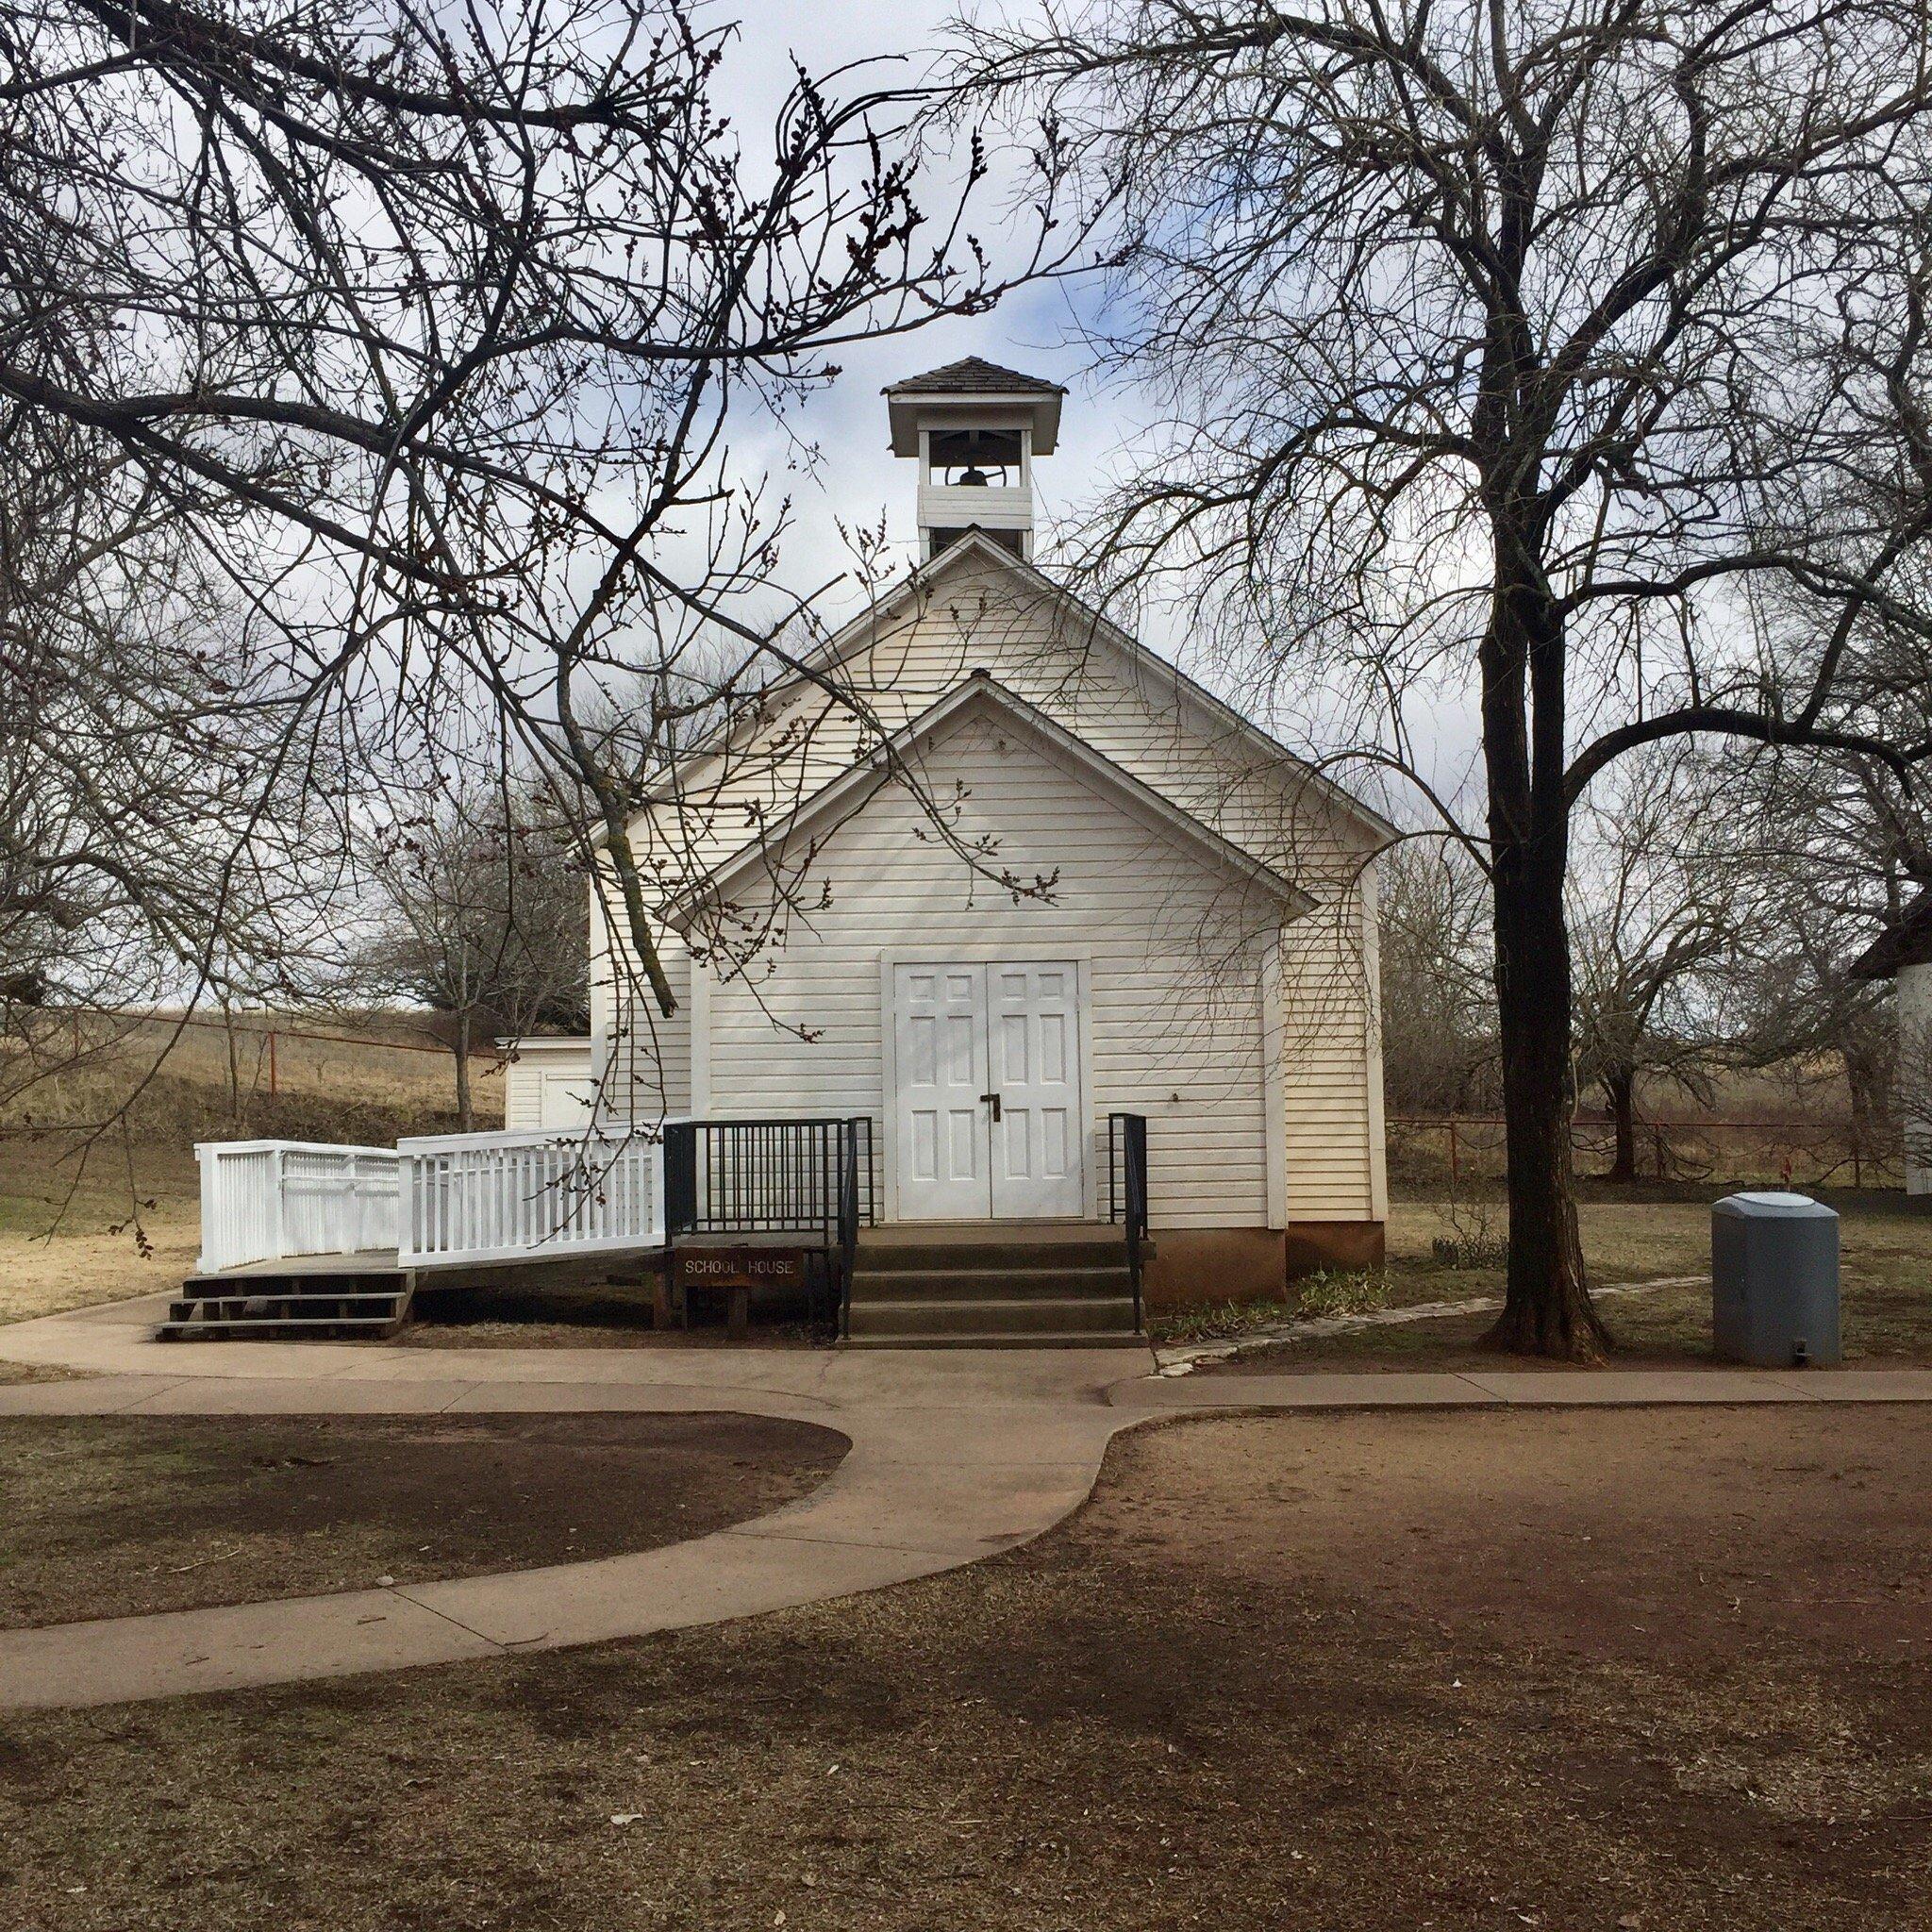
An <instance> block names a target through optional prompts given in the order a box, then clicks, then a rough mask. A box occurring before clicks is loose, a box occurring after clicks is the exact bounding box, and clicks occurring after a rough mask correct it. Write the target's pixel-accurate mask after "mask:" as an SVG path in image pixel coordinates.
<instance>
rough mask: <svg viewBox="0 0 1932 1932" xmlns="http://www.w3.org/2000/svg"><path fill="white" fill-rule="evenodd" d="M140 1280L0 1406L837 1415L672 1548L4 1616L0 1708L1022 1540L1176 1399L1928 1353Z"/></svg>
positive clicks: (640, 1627) (1864, 1396)
mask: <svg viewBox="0 0 1932 1932" xmlns="http://www.w3.org/2000/svg"><path fill="white" fill-rule="evenodd" d="M157 1300H158V1298H156V1297H146V1298H143V1299H142V1301H139V1302H128V1303H122V1304H118V1305H116V1306H114V1307H107V1308H94V1309H88V1310H84V1311H81V1312H79V1313H76V1314H73V1315H63V1316H53V1317H47V1318H45V1319H43V1320H42V1321H38V1322H30V1323H23V1324H18V1325H17V1326H13V1327H9V1328H6V1329H0V1357H4V1358H7V1359H10V1360H17V1361H26V1362H32V1363H35V1364H36V1365H39V1366H42V1367H57V1368H66V1369H73V1370H78V1371H80V1372H81V1373H82V1374H86V1375H88V1376H90V1377H92V1379H87V1380H75V1381H61V1382H32V1383H20V1384H11V1385H0V1416H28V1415H48V1416H52V1415H358V1414H366V1415H436V1414H458V1413H460V1414H490V1413H506V1412H519V1413H527V1412H531V1411H556V1412H567V1413H584V1412H591V1411H596V1410H606V1409H646V1410H684V1411H691V1410H711V1411H733V1412H738V1413H743V1414H751V1415H762V1416H773V1417H778V1418H783V1419H787V1420H793V1421H800V1422H811V1423H817V1424H821V1425H823V1426H829V1427H832V1428H836V1429H838V1430H841V1432H842V1433H843V1434H844V1435H845V1436H846V1437H847V1439H848V1440H849V1441H850V1442H851V1445H852V1446H851V1449H850V1451H849V1452H848V1453H847V1455H846V1457H845V1459H844V1460H843V1461H842V1462H841V1464H840V1466H839V1468H838V1469H837V1470H836V1471H835V1472H834V1473H833V1474H832V1475H831V1476H830V1477H829V1478H828V1479H827V1480H826V1481H825V1482H824V1483H823V1484H822V1485H821V1486H820V1487H819V1488H818V1489H816V1490H815V1491H812V1492H811V1493H810V1494H809V1495H808V1496H804V1497H801V1498H800V1499H799V1500H798V1501H796V1502H794V1503H792V1504H790V1505H788V1506H787V1507H784V1508H782V1509H779V1510H775V1511H774V1512H773V1513H772V1514H771V1515H769V1516H764V1517H760V1518H758V1519H757V1520H756V1521H753V1522H750V1523H744V1524H737V1525H735V1526H733V1527H732V1528H730V1529H726V1530H722V1531H719V1532H718V1533H716V1534H715V1535H712V1536H707V1537H701V1538H698V1539H696V1540H694V1541H691V1542H686V1543H675V1544H672V1545H670V1546H669V1547H667V1548H663V1549H656V1550H648V1551H642V1552H640V1553H638V1554H636V1555H633V1556H625V1557H608V1558H606V1559H604V1560H602V1561H598V1562H589V1563H569V1564H560V1565H556V1566H552V1567H549V1568H544V1569H539V1570H522V1571H512V1572H507V1573H504V1574H499V1575H494V1576H479V1577H470V1578H465V1579H462V1580H459V1581H451V1582H446V1583H431V1584H421V1585H412V1586H410V1587H408V1588H389V1589H380V1590H369V1591H345V1592H341V1593H338V1594H332V1595H325V1596H308V1597H293V1598H286V1599H281V1600H278V1601H275V1602H272V1603H258V1604H242V1605H235V1606H231V1607H225V1608H218V1609H204V1610H184V1611H178V1612H171V1613H168V1614H164V1615H158V1616H149V1617H125V1618H114V1619H109V1620H106V1621H102V1622H98V1623H88V1624H59V1625H55V1626H52V1627H50V1628H46V1629H38V1630H8V1631H0V1707H11V1708H16V1709H17V1708H25V1707H36V1706H41V1707H45V1706H75V1705H92V1704H110V1703H119V1702H123V1701H127V1700H132V1699H139V1698H146V1697H167V1696H175V1695H180V1694H182V1693H185V1692H193V1691H219V1690H230V1689H235V1688H239V1687H242V1686H245V1685H258V1684H272V1683H282V1682H289V1681H292V1680H296V1679H302V1678H312V1677H326V1676H339V1675H345V1674H351V1673H355V1672H359V1671H370V1670H387V1669H394V1668H398V1667H401V1666H405V1665H413V1664H431V1663H448V1662H454V1661H457V1660H458V1659H460V1658H464V1657H487V1656H491V1655H499V1654H502V1653H505V1652H508V1651H516V1650H534V1649H553V1648H557V1647H559V1646H563V1645H568V1644H577V1643H594V1642H601V1641H607V1640H609V1639H613V1638H621V1637H638V1636H643V1635H647V1634H648V1633H650V1632H652V1631H656V1630H665V1629H673V1628H677V1627H681V1626H685V1625H690V1624H708V1623H718V1622H723V1621H724V1620H727V1619H730V1618H734V1617H743V1616H751V1615H755V1614H757V1613H758V1612H760V1611H764V1610H772V1609H780V1608H784V1607H790V1606H791V1605H795V1604H806V1603H818V1602H823V1601H824V1600H826V1599H828V1598H833V1597H840V1596H848V1595H852V1594H854V1593H856V1592H858V1591H868V1590H876V1589H879V1588H882V1587H883V1586H885V1585H887V1584H891V1583H900V1582H904V1581H907V1580H908V1579H909V1578H912V1577H917V1576H925V1575H930V1574H934V1573H936V1572H938V1571H941V1570H947V1569H953V1568H956V1567H958V1566H959V1565H961V1564H965V1563H971V1562H974V1561H976V1560H977V1559H979V1558H980V1557H987V1556H990V1555H992V1554H994V1553H996V1552H997V1551H1000V1550H1005V1549H1010V1548H1012V1547H1013V1546H1014V1545H1015V1544H1017V1543H1020V1542H1024V1541H1027V1540H1029V1539H1030V1538H1032V1537H1036V1536H1038V1535H1040V1534H1041V1532H1042V1531H1044V1530H1047V1529H1049V1528H1051V1527H1052V1526H1053V1525H1054V1524H1057V1523H1058V1522H1060V1521H1061V1520H1062V1519H1063V1518H1065V1517H1066V1516H1068V1515H1070V1514H1071V1513H1072V1512H1073V1511H1074V1509H1076V1508H1077V1507H1079V1506H1080V1504H1081V1503H1082V1502H1084V1501H1085V1500H1086V1498H1087V1496H1088V1495H1089V1493H1090V1492H1091V1489H1092V1486H1093V1482H1094V1478H1095V1477H1096V1476H1097V1475H1098V1474H1099V1471H1100V1464H1101V1459H1102V1457H1104V1456H1105V1454H1106V1451H1107V1445H1108V1442H1109V1441H1111V1440H1112V1438H1113V1437H1114V1435H1115V1434H1117V1433H1118V1432H1119V1431H1121V1430H1123V1429H1126V1428H1131V1427H1133V1426H1135V1425H1137V1424H1140V1423H1142V1422H1146V1421H1150V1420H1153V1419H1155V1418H1158V1417H1168V1416H1174V1415H1176V1414H1212V1413H1216V1412H1222V1413H1225V1412H1229V1411H1241V1410H1256V1409H1265V1410H1288V1409H1332V1408H1338V1407H1341V1408H1393V1407H1402V1408H1408V1407H1431V1408H1486V1407H1487V1408H1500V1407H1524V1406H1530V1407H1585V1406H1597V1405H1604V1404H1622V1405H1658V1404H1691V1403H1729V1404H1736V1403H1760V1402H1781V1403H1806V1402H1826V1403H1832V1402H1932V1370H1887V1371H1881V1370H1838V1371H1831V1370H1810V1371H1802V1372H1796V1373H1790V1372H1785V1373H1776V1372H1759V1371H1742V1370H1740V1371H1734V1372H1733V1371H1719V1370H1711V1371H1695V1370H1685V1371H1668V1372H1666V1371H1620V1370H1605V1371H1599V1372H1595V1373H1583V1372H1570V1371H1537V1370H1505V1369H1498V1370H1495V1371H1493V1372H1485V1373H1482V1374H1470V1373H1461V1374H1279V1375H1259V1374H1257V1375H1245V1374H1244V1375H1225V1376H1202V1377H1193V1378H1190V1379H1188V1380H1186V1381H1171V1380H1161V1379H1159V1378H1158V1376H1156V1375H1155V1374H1153V1373H1152V1361H1151V1358H1150V1357H1141V1356H1138V1355H1136V1354H1134V1353H1131V1352H1124V1351H1122V1350H1119V1349H1093V1350H1085V1349H1053V1350H1039V1351H1026V1350H986V1351H978V1350H959V1351H925V1350H907V1351H893V1350H886V1349H879V1350H868V1351H864V1352H845V1351H841V1350H830V1349H758V1348H740V1349H715V1350H713V1349H690V1348H685V1349H652V1348H634V1349H431V1348H395V1347H386V1346H382V1345H379V1344H370V1343H362V1344H352V1343H327V1342H194V1343H174V1344H166V1343H158V1342H155V1341H152V1340H151V1339H150V1336H151V1329H152V1324H153V1322H154V1319H155V1307H156V1304H157Z"/></svg>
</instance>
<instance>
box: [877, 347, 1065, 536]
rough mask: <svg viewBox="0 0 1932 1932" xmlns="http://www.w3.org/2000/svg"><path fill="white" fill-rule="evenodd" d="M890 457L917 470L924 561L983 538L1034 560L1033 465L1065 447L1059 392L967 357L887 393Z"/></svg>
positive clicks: (894, 385)
mask: <svg viewBox="0 0 1932 1932" xmlns="http://www.w3.org/2000/svg"><path fill="white" fill-rule="evenodd" d="M885 393H886V408H887V411H888V413H889V414H890V416H891V425H892V454H893V455H894V456H895V457H914V458H917V459H918V462H919V558H920V561H921V562H922V563H924V562H925V561H927V560H928V559H930V558H935V557H937V556H938V555H939V554H940V552H941V550H943V549H944V548H945V547H946V546H947V544H949V543H954V542H957V541H958V540H959V539H960V538H961V537H963V536H964V535H965V534H966V532H967V531H968V530H972V529H978V530H982V531H984V532H985V533H986V535H987V536H989V537H991V539H992V540H993V541H994V542H996V543H1004V544H1005V545H1006V546H1007V548H1008V550H1010V551H1012V552H1013V553H1014V555H1015V556H1017V557H1022V558H1026V559H1027V560H1028V561H1031V559H1032V557H1033V463H1034V459H1035V458H1038V457H1044V456H1051V455H1052V454H1053V447H1054V444H1055V443H1056V442H1057V441H1058V439H1059V429H1060V399H1061V398H1062V397H1063V396H1064V395H1065V394H1066V391H1065V390H1064V389H1062V388H1061V387H1060V385H1059V384H1058V383H1057V382H1042V381H1041V379H1040V378H1039V377H1038V376H1037V375H1021V374H1020V373H1019V372H1018V371H1017V370H1013V369H1002V368H1000V367H998V366H997V364H995V363H991V362H986V361H982V360H981V359H980V358H979V357H977V356H969V357H967V358H966V359H965V360H964V361H963V362H948V363H947V364H946V366H945V367H944V368H943V369H934V370H932V371H930V372H929V373H927V374H926V375H914V376H910V377H908V379H907V380H906V381H904V382H895V383H892V384H891V385H889V386H888V388H887V390H886V392H885Z"/></svg>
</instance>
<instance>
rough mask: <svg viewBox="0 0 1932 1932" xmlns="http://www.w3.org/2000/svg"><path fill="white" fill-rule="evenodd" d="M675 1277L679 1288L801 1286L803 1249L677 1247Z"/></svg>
mask: <svg viewBox="0 0 1932 1932" xmlns="http://www.w3.org/2000/svg"><path fill="white" fill-rule="evenodd" d="M673 1279H674V1280H675V1283H676V1285H677V1286H678V1287H679V1288H686V1289H690V1288H802V1287H803V1286H804V1285H805V1250H804V1249H803V1248H690V1247H683V1248H679V1249H678V1250H677V1253H676V1256H675V1260H674V1273H673Z"/></svg>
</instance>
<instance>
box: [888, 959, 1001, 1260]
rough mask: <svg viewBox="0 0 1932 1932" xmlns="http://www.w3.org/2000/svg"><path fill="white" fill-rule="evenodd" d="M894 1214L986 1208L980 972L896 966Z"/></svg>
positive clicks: (945, 1216)
mask: <svg viewBox="0 0 1932 1932" xmlns="http://www.w3.org/2000/svg"><path fill="white" fill-rule="evenodd" d="M892 1009H893V1015H892V1024H893V1027H894V1041H893V1053H894V1059H895V1063H896V1066H897V1078H898V1091H897V1093H896V1094H895V1095H894V1096H893V1111H894V1116H895V1117H894V1121H893V1125H892V1131H893V1134H894V1135H895V1137H896V1143H895V1152H896V1156H897V1160H898V1173H899V1213H900V1215H901V1217H902V1218H903V1219H905V1220H907V1221H974V1220H979V1219H981V1218H983V1217H984V1216H986V1215H988V1214H990V1213H991V1211H992V1208H991V1198H992V1197H991V1178H990V1159H991V1143H990V1141H989V1139H988V1135H987V1117H988V1115H989V1114H990V1112H991V1109H990V1108H988V1107H986V1106H985V1104H984V1103H983V1102H982V1101H981V1099H980V1095H981V1094H982V1093H984V1092H986V1091H989V1090H988V1088H987V1084H986V975H985V974H984V972H983V971H982V970H981V969H980V968H979V967H977V966H895V967H894V968H893V969H892Z"/></svg>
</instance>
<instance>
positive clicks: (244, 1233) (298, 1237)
mask: <svg viewBox="0 0 1932 1932" xmlns="http://www.w3.org/2000/svg"><path fill="white" fill-rule="evenodd" d="M194 1154H195V1158H196V1159H197V1160H198V1161H199V1162H200V1164H201V1260H200V1264H199V1265H200V1267H201V1270H202V1272H203V1273H204V1274H215V1273H217V1272H218V1271H220V1270H221V1269H224V1268H242V1267H245V1266H246V1265H247V1264H248V1263H249V1262H251V1261H280V1260H286V1259H291V1258H293V1257H298V1256H306V1255H360V1254H367V1253H369V1252H371V1251H380V1250H382V1249H385V1248H393V1247H394V1246H395V1245H396V1203H397V1193H398V1187H397V1167H398V1162H397V1158H396V1154H395V1150H394V1149H393V1148H390V1147H336V1146H329V1145H326V1144H324V1143H322V1142H318V1141H204V1142H202V1143H201V1144H200V1145H198V1146H197V1147H196V1148H195V1150H194Z"/></svg>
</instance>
